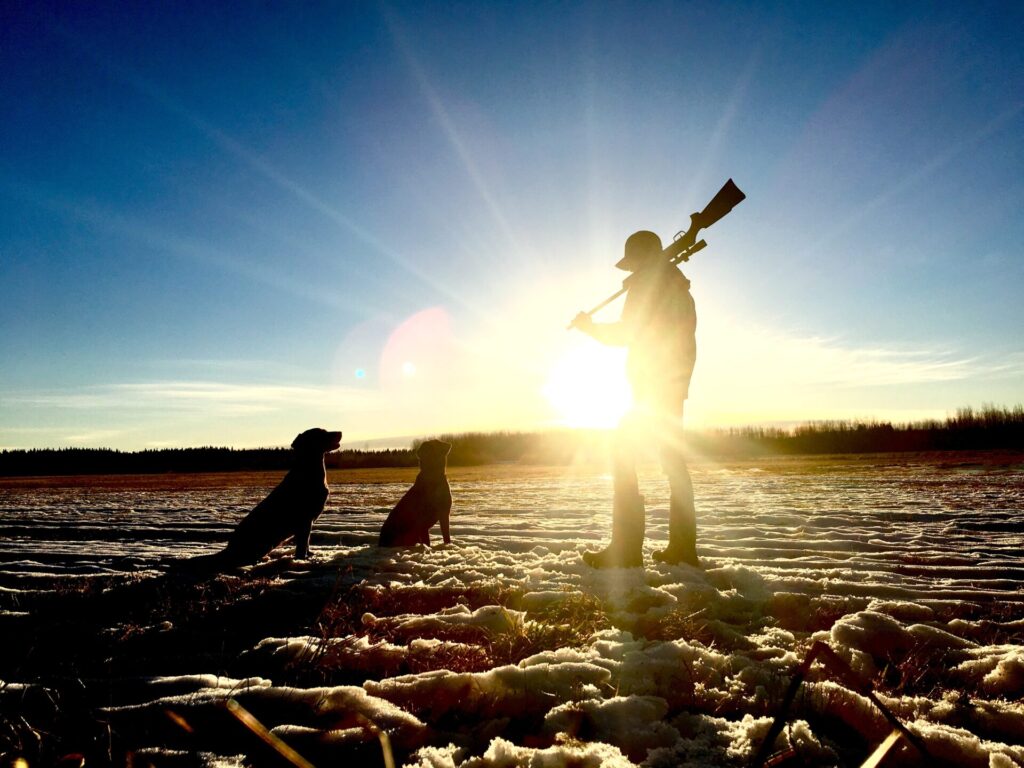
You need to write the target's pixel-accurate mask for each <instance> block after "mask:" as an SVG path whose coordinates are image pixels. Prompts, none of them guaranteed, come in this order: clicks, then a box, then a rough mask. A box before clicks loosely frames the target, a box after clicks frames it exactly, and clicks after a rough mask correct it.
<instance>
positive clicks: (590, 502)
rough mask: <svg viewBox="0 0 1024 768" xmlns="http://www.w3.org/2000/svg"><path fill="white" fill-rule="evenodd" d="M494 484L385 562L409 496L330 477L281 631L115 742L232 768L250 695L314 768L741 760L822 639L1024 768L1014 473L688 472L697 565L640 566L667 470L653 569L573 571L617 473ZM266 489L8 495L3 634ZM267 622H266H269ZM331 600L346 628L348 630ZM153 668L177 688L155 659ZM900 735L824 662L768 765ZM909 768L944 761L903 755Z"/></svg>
mask: <svg viewBox="0 0 1024 768" xmlns="http://www.w3.org/2000/svg"><path fill="white" fill-rule="evenodd" d="M726 469H727V470H728V471H721V470H726ZM502 471H504V470H498V469H495V470H494V471H493V473H492V472H491V471H488V472H482V471H481V472H479V473H478V474H476V475H474V476H473V477H472V478H469V479H465V480H460V479H459V478H458V476H457V475H453V476H452V478H451V483H452V487H453V493H454V495H455V497H456V509H455V513H454V516H453V522H452V526H453V534H454V537H455V541H454V543H453V544H452V545H451V546H439V547H434V548H424V547H416V548H411V549H408V550H379V549H377V548H376V547H375V546H373V542H374V541H375V534H376V532H377V530H379V526H380V524H381V523H382V522H383V519H384V517H385V516H386V513H387V509H388V508H389V505H388V503H387V502H388V500H389V499H390V497H389V494H391V495H394V496H395V497H396V498H397V497H398V496H400V495H401V493H402V492H404V490H405V488H406V487H407V484H404V483H395V484H381V483H377V484H371V483H365V484H364V483H344V482H341V481H340V480H338V479H332V484H333V488H332V490H333V495H332V498H331V501H330V502H329V505H328V508H327V510H326V511H325V513H324V515H323V516H322V518H321V519H320V520H318V522H317V526H316V528H315V529H314V537H313V550H314V553H315V555H316V557H315V558H314V560H312V561H310V562H308V563H297V562H294V561H292V560H291V559H290V558H288V557H284V556H282V557H278V558H277V559H275V560H273V561H271V562H268V563H264V564H262V565H260V566H257V567H255V568H252V569H249V570H248V571H245V573H246V574H247V575H248V576H251V577H258V578H263V579H267V580H268V582H269V586H268V588H267V592H266V594H265V595H263V596H262V597H261V598H260V599H261V600H264V601H265V602H264V603H259V602H257V604H256V610H255V611H253V612H251V613H256V614H257V620H265V621H266V622H267V628H266V630H265V632H262V633H261V634H259V635H258V636H255V637H253V638H251V639H250V640H248V641H247V643H246V644H245V645H244V646H243V647H239V648H237V649H235V651H236V655H234V656H232V657H230V658H228V659H226V660H225V659H218V658H213V657H210V658H208V657H203V658H202V659H201V660H200V661H197V662H196V666H195V668H191V669H189V668H186V670H185V671H187V672H189V673H191V674H183V675H171V674H161V675H160V676H156V675H153V676H150V677H147V678H144V679H142V680H135V679H133V680H119V681H117V686H112V690H113V689H114V688H116V691H117V694H116V695H114V701H113V703H112V706H111V707H110V710H109V714H110V717H111V721H112V722H113V723H114V724H115V726H116V731H117V733H119V734H130V735H131V737H132V738H133V739H135V741H134V742H132V743H133V746H134V747H135V748H136V749H137V750H139V752H140V754H144V753H145V752H144V751H145V750H153V749H154V748H157V747H159V749H162V750H164V751H165V752H166V753H167V754H170V752H171V751H172V750H181V751H183V752H189V753H190V754H191V755H192V756H193V757H197V759H198V756H200V755H205V757H202V758H201V759H203V760H206V761H207V762H213V761H215V760H225V761H228V762H230V761H231V760H233V759H234V758H233V756H234V755H237V754H238V751H239V750H238V748H237V747H238V742H237V741H236V740H235V738H234V737H230V735H229V733H228V730H227V727H226V725H225V721H224V719H223V717H224V709H223V707H224V702H225V701H227V700H228V699H230V698H233V699H235V700H237V701H238V702H239V703H241V704H242V705H243V706H244V707H246V708H247V709H249V710H250V711H252V713H253V714H254V715H255V716H257V717H258V718H259V719H260V720H261V722H264V724H265V725H266V726H267V727H268V728H270V729H271V731H272V732H273V733H275V734H277V735H279V736H280V737H281V738H283V739H284V740H285V741H287V742H288V743H290V744H293V745H294V746H296V748H300V747H301V748H300V751H301V752H303V754H307V752H308V754H309V755H315V756H319V757H323V758H324V759H323V760H317V761H316V762H317V763H318V764H319V763H320V762H323V763H324V764H327V763H338V762H344V761H345V760H346V759H348V760H349V761H353V760H356V758H355V757H353V755H362V756H370V755H372V758H373V759H374V760H378V759H379V754H378V753H379V749H380V744H379V736H380V734H381V733H385V734H387V735H388V737H389V739H390V740H391V742H392V744H393V745H394V748H395V750H396V754H397V756H398V758H399V761H400V762H404V763H405V764H406V765H410V766H422V768H440V766H446V767H448V766H450V767H451V768H474V767H477V768H479V767H482V766H499V765H500V766H532V767H538V768H539V767H543V768H550V767H554V766H568V765H573V766H581V765H587V766H591V765H593V766H625V765H643V766H646V767H647V768H656V767H657V768H660V767H661V766H664V767H665V768H668V766H673V767H676V766H690V767H691V768H696V766H700V767H701V768H705V767H706V766H712V767H713V766H739V765H745V764H746V763H747V762H748V761H749V759H750V756H751V755H752V754H753V752H754V750H756V749H757V747H758V745H759V744H760V740H761V739H763V738H764V735H765V734H766V733H767V730H768V727H769V724H770V722H771V716H772V715H773V714H774V713H775V712H776V711H777V709H778V706H779V703H780V702H781V700H782V697H783V695H784V693H785V690H786V687H787V686H788V684H789V681H790V678H791V675H792V673H793V671H794V670H795V669H796V668H797V666H798V665H799V664H800V662H801V660H802V659H803V657H804V655H805V653H806V652H807V650H808V648H809V647H810V645H811V642H812V641H813V640H815V639H820V640H823V641H825V642H827V643H828V644H829V645H830V646H831V647H832V648H834V649H835V650H836V651H837V652H838V653H839V654H840V655H841V656H843V657H844V658H846V659H847V660H848V661H849V662H850V663H851V664H852V666H853V667H854V669H855V670H856V671H857V672H858V674H860V675H861V676H863V677H865V678H866V679H868V680H869V681H870V682H871V683H872V684H873V685H874V686H875V687H876V690H878V691H879V698H880V699H881V700H882V701H883V702H884V703H885V704H886V706H888V707H890V708H891V709H892V711H893V712H895V713H896V715H897V716H898V717H900V718H901V719H902V720H903V721H904V722H906V723H907V724H908V725H909V727H911V728H912V729H913V730H914V731H915V732H916V733H918V734H919V735H920V736H921V738H922V739H923V740H924V741H925V743H926V744H927V745H928V748H929V750H934V753H935V755H936V756H937V757H941V758H942V759H943V760H946V761H947V762H949V763H951V764H956V765H969V766H974V765H977V766H989V768H1003V766H1008V765H1024V755H1022V752H1021V751H1022V750H1024V703H1022V700H1024V619H1022V618H1021V616H1022V615H1024V590H1022V588H1021V583H1022V581H1024V555H1022V546H1021V544H1022V539H1021V528H1020V525H1019V516H1020V514H1021V511H1022V510H1024V468H1022V467H1021V466H1017V465H1012V466H1009V467H1004V468H999V469H996V470H993V471H991V472H989V471H981V472H972V473H962V472H955V471H951V470H950V469H949V468H948V467H945V466H944V465H943V464H942V462H941V461H936V460H934V459H927V458H920V457H917V458H911V457H907V458H905V459H901V460H900V461H899V462H898V463H894V462H889V461H882V460H879V459H877V458H876V459H871V460H869V459H863V460H858V459H851V460H840V461H832V460H822V461H821V462H816V463H815V462H812V463H806V462H803V463H802V462H797V461H794V460H784V461H779V462H774V463H773V462H769V461H766V462H759V465H758V466H757V467H752V466H750V465H743V464H737V465H735V466H730V467H727V468H724V467H716V466H713V465H707V466H696V467H694V471H693V475H694V483H695V486H696V488H697V497H698V499H699V506H700V513H699V525H700V540H699V544H698V548H699V552H700V555H701V558H702V560H703V564H704V570H703V571H701V570H698V569H694V568H690V567H687V566H678V567H677V566H668V565H664V564H657V563H654V562H653V561H652V559H651V557H650V550H652V549H654V548H655V547H660V546H661V545H662V544H663V542H664V540H665V538H666V535H667V506H668V505H667V488H666V487H665V485H664V481H663V479H662V478H661V477H659V476H658V475H657V474H656V473H651V474H646V475H644V476H643V477H642V483H641V485H642V487H641V492H642V493H643V494H644V495H645V496H646V498H647V499H648V509H649V512H648V538H647V541H646V544H645V547H646V562H647V567H646V568H643V569H641V568H634V569H626V570H619V571H594V570H592V569H589V568H587V567H586V566H585V565H584V564H583V562H582V560H581V558H580V552H581V551H582V550H584V549H590V548H594V547H596V546H599V545H600V544H601V543H602V542H603V541H605V539H606V536H607V534H608V529H609V514H608V511H609V507H610V504H609V499H610V485H609V481H608V478H607V477H604V476H600V475H593V474H591V475H587V474H580V473H579V471H578V470H565V471H562V470H550V471H547V470H545V471H543V472H541V471H538V472H537V473H535V474H532V475H531V474H525V475H524V474H515V473H514V472H513V470H508V471H505V474H502ZM515 472H518V473H522V472H523V470H520V469H515ZM492 475H493V476H492ZM271 485H272V484H271ZM392 486H393V487H392ZM266 490H267V489H265V488H255V487H253V488H246V489H241V490H240V489H217V490H208V489H207V490H188V491H183V492H181V493H176V494H174V495H173V496H172V495H168V494H167V493H166V492H159V493H155V492H147V491H141V490H132V491H128V492H125V491H118V492H116V493H115V492H107V491H104V490H98V491H96V490H91V491H89V492H88V493H86V492H83V491H81V490H75V489H70V490H69V489H57V490H53V489H51V490H45V489H44V490H35V491H20V492H14V491H10V490H4V489H0V511H2V512H3V515H2V516H0V536H3V541H4V545H3V552H2V555H3V557H2V558H0V621H2V622H5V624H4V627H3V629H6V630H9V631H11V632H13V631H15V630H16V628H17V627H18V626H21V625H19V624H17V622H25V621H27V620H28V618H29V615H30V612H29V611H26V610H25V608H26V607H31V606H32V605H33V601H42V600H44V599H50V598H51V597H52V596H53V595H52V592H53V590H54V584H55V579H59V580H60V585H61V586H60V588H61V589H64V590H70V591H74V590H76V589H84V588H85V586H86V585H88V583H89V581H90V579H92V578H93V577H102V578H110V577H112V576H115V577H117V576H120V577H127V576H129V575H131V576H132V578H136V579H139V580H141V581H145V580H146V579H147V578H150V577H151V576H152V575H155V574H159V573H161V572H162V571H163V569H164V564H165V561H166V560H167V559H168V558H169V557H171V556H182V555H189V554H197V553H199V552H201V551H210V550H211V549H212V548H214V547H215V546H217V543H218V542H220V541H223V539H224V538H225V537H226V535H227V533H228V531H230V529H231V526H232V525H233V522H234V521H235V520H237V519H238V518H239V517H240V516H241V515H242V514H244V512H245V511H246V510H247V509H248V508H250V507H251V504H252V503H253V502H254V501H255V500H258V499H259V498H260V497H261V496H262V495H263V493H265V492H266ZM128 510H131V512H129V511H128ZM114 519H116V520H117V524H116V526H112V525H111V524H110V520H114ZM278 554H279V555H283V552H281V553H278ZM242 581H244V579H242ZM316 595H322V596H323V598H322V600H323V601H325V602H327V605H326V606H324V613H323V615H322V616H317V615H316V610H314V613H313V615H312V616H310V617H309V619H308V620H307V621H306V622H305V623H301V624H295V625H293V626H282V621H281V620H280V615H279V614H281V613H282V607H287V606H289V605H292V604H296V603H299V602H301V601H303V600H307V601H308V600H310V596H316ZM359 595H363V596H364V597H365V598H366V600H365V604H361V603H358V601H356V598H358V597H359ZM247 599H248V597H247ZM253 599H254V600H255V598H253ZM349 599H351V600H353V601H354V602H353V604H352V605H341V604H340V603H342V602H344V601H345V600H349ZM332 600H334V601H336V602H337V603H339V604H335V605H333V606H331V605H330V601H332ZM227 602H230V601H229V600H227ZM263 605H272V606H274V608H272V609H268V610H266V612H265V616H260V615H259V609H260V606H263ZM331 607H333V608H334V609H336V612H337V614H338V615H340V616H341V617H342V619H344V620H339V621H338V622H336V623H333V624H332V623H331V621H329V620H328V619H329V618H330V615H331V612H330V611H329V610H327V609H328V608H331ZM315 608H316V609H319V608H320V605H317V606H315ZM132 629H133V631H139V632H142V633H150V634H153V635H161V636H162V635H164V634H166V635H171V636H174V634H175V632H178V631H179V630H180V628H179V627H168V628H166V630H160V627H159V626H158V625H157V624H147V625H146V626H144V627H140V628H132ZM114 630H116V631H114ZM127 630H128V628H127V627H124V626H120V625H118V626H116V627H113V628H112V631H111V632H110V633H109V634H108V635H107V636H105V639H106V640H108V641H109V642H111V643H114V641H115V640H116V639H117V638H120V637H122V636H125V635H127V634H128V631H127ZM114 647H115V651H116V649H117V648H120V647H123V646H116V645H115V646H114ZM164 647H166V646H164ZM502 654H504V656H503V655H502ZM175 663H176V664H177V667H175V671H177V672H180V671H182V670H181V669H180V666H181V660H180V659H177V660H176V661H175ZM460 664H461V665H462V666H459V665H460ZM481 665H483V666H484V668H481ZM151 666H152V667H153V669H154V670H157V671H161V670H163V669H164V666H162V665H161V659H160V658H154V659H152V662H151ZM167 666H170V665H167ZM410 670H422V671H410ZM12 671H14V672H16V671H17V670H12ZM225 672H227V673H229V674H231V675H232V676H231V677H225V676H223V673H225ZM3 676H5V677H7V678H9V679H10V680H11V681H12V682H11V685H9V686H7V687H6V688H4V687H0V702H3V701H8V700H13V699H14V698H15V697H17V696H21V697H25V696H27V695H29V693H30V691H27V690H26V689H24V685H25V684H26V683H34V682H35V681H34V680H27V679H23V678H19V677H17V676H13V677H12V675H11V673H10V672H9V671H8V670H6V669H5V670H3ZM340 683H346V684H345V685H341V684H340ZM352 683H354V684H352ZM19 685H21V686H23V689H22V690H19V689H18V686H19ZM37 687H38V686H37ZM29 688H31V686H29ZM42 693H45V692H40V696H39V697H37V698H38V699H39V700H40V701H42V700H44V699H45V696H44V695H42ZM112 695H113V694H112ZM5 697H10V699H8V698H5ZM166 710H171V711H174V712H176V713H178V714H180V716H181V717H182V718H184V720H186V721H187V722H188V723H190V725H191V727H193V729H194V730H195V732H196V733H197V734H199V736H194V735H192V736H189V735H186V734H185V733H184V732H183V731H182V729H181V727H180V726H179V725H176V724H175V723H174V722H172V721H171V720H169V719H168V717H167V715H166V713H165V712H166ZM810 723H813V726H812V725H810ZM889 729H890V725H889V723H888V722H887V721H886V720H885V718H884V717H883V716H882V714H881V712H880V711H879V710H878V708H877V707H876V706H875V705H874V704H873V703H872V702H871V701H870V700H869V699H868V698H867V697H866V696H864V695H863V694H862V693H858V692H857V691H856V690H853V689H852V687H851V685H850V684H849V682H844V681H843V680H842V679H839V678H838V677H837V676H836V675H834V674H833V673H832V672H831V671H830V670H829V669H827V668H826V667H824V666H822V665H816V666H815V667H814V668H813V669H812V670H811V672H810V673H809V675H808V677H807V682H806V683H805V685H804V688H802V690H801V693H800V695H799V696H798V697H797V700H796V701H795V702H794V705H793V710H792V712H791V713H790V719H789V723H788V726H787V728H786V730H785V731H784V732H783V734H782V735H781V736H780V737H779V742H778V743H777V745H776V746H777V747H780V748H781V747H785V746H789V747H791V748H793V749H795V750H796V751H797V752H798V754H799V755H800V757H801V759H802V760H803V762H804V763H805V764H806V765H811V766H822V767H824V766H834V765H837V764H847V763H856V762H857V759H858V758H862V757H863V756H864V755H865V754H867V753H868V752H870V750H871V748H873V747H874V746H875V745H876V744H877V743H878V742H879V741H881V739H882V738H884V737H885V735H886V734H887V733H888V731H889ZM360 750H362V751H360ZM367 759H369V757H367ZM899 760H900V763H901V764H906V765H928V763H927V762H926V761H923V760H921V759H920V758H919V757H917V756H916V755H915V754H914V752H913V750H912V749H911V748H909V747H904V748H903V751H902V752H901V753H900V756H899Z"/></svg>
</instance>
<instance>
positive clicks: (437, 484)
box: [379, 440, 452, 547]
mask: <svg viewBox="0 0 1024 768" xmlns="http://www.w3.org/2000/svg"><path fill="white" fill-rule="evenodd" d="M451 449H452V446H451V444H450V443H446V442H444V441H442V440H427V441H426V442H425V443H423V444H422V445H421V446H420V448H419V450H418V451H417V452H416V455H417V456H418V457H419V460H420V473H419V474H418V475H416V482H414V483H413V484H412V488H410V489H409V490H408V491H406V494H405V496H403V497H402V499H401V501H399V502H398V504H397V505H395V508H394V509H393V510H391V513H390V514H389V515H388V519H387V520H385V521H384V525H383V527H382V528H381V529H380V544H379V546H382V547H411V546H413V545H414V544H426V545H427V546H430V533H429V531H430V529H431V528H432V527H433V525H434V523H440V524H441V536H442V537H444V543H445V544H450V543H451V541H452V537H451V531H450V530H449V527H448V523H449V519H450V517H451V511H452V491H451V488H450V487H449V486H448V478H447V476H446V475H445V473H444V470H445V464H446V463H447V461H448V452H449V451H451Z"/></svg>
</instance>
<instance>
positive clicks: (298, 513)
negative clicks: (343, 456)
mask: <svg viewBox="0 0 1024 768" xmlns="http://www.w3.org/2000/svg"><path fill="white" fill-rule="evenodd" d="M340 445H341V432H328V431H327V430H325V429H320V428H319V427H316V428H313V429H307V430H306V431H305V432H303V433H302V434H300V435H299V436H298V437H296V438H295V440H294V441H293V442H292V450H293V451H294V452H295V458H294V461H293V463H292V469H291V470H290V471H289V472H288V474H287V475H285V476H284V479H283V480H282V481H281V482H280V484H279V485H278V486H277V487H276V488H275V489H274V490H272V491H271V492H270V495H269V496H267V498H265V499H264V500H263V501H261V502H260V503H259V504H257V505H256V507H255V508H254V509H253V510H252V512H250V513H249V514H248V515H246V516H245V517H244V518H243V519H242V522H240V523H239V524H238V527H237V528H235V530H234V531H233V532H232V534H231V536H230V538H228V543H227V546H225V547H224V549H223V550H221V551H220V552H217V553H216V554H213V555H201V556H200V557H194V558H191V559H190V560H187V561H185V563H184V567H186V568H208V569H211V570H226V569H230V568H237V567H239V566H242V565H251V564H253V563H256V562H259V561H260V560H261V559H262V558H263V557H265V556H266V555H268V554H270V553H271V552H272V551H273V550H274V549H275V548H276V547H278V546H279V545H281V544H283V543H284V542H285V541H287V540H288V539H293V540H294V542H295V559H297V560H305V559H307V558H308V557H309V536H310V533H311V532H312V529H313V521H315V520H316V519H317V518H318V517H320V513H321V512H323V511H324V504H325V503H326V502H327V497H328V495H329V494H330V491H329V489H328V487H327V471H326V469H325V468H324V454H326V453H330V452H331V451H333V450H335V449H337V448H338V447H339V446H340Z"/></svg>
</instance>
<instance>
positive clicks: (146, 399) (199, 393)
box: [0, 381, 377, 413]
mask: <svg viewBox="0 0 1024 768" xmlns="http://www.w3.org/2000/svg"><path fill="white" fill-rule="evenodd" d="M376 400H377V395H376V394H375V393H373V392H371V391H368V390H357V389H352V388H345V387H326V386H324V387H310V386H293V385H280V384H233V383H224V382H215V381H158V382H136V383H125V384H108V385H99V386H93V387H85V388H82V389H79V390H51V391H49V392H8V393H4V394H2V395H0V402H2V403H4V404H5V405H18V406H23V407H25V406H27V407H40V408H66V409H72V410H98V409H112V410H131V409H153V408H162V409H168V410H177V411H203V412H207V411H210V410H211V409H216V410H217V411H218V412H222V413H240V412H243V413H244V412H252V413H266V412H271V411H282V410H287V409H290V408H295V407H301V406H310V405H314V404H320V403H326V402H338V403H344V404H345V407H346V408H348V409H359V408H366V407H372V406H373V405H374V404H375V403H376Z"/></svg>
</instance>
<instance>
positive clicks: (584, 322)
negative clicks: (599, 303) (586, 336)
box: [569, 312, 594, 333]
mask: <svg viewBox="0 0 1024 768" xmlns="http://www.w3.org/2000/svg"><path fill="white" fill-rule="evenodd" d="M569 327H570V328H575V329H577V330H579V331H583V332H584V333H590V329H591V328H593V327H594V320H593V318H592V317H591V316H590V315H588V314H587V313H586V312H580V313H579V314H578V315H576V317H574V318H573V319H572V323H570V325H569Z"/></svg>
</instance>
